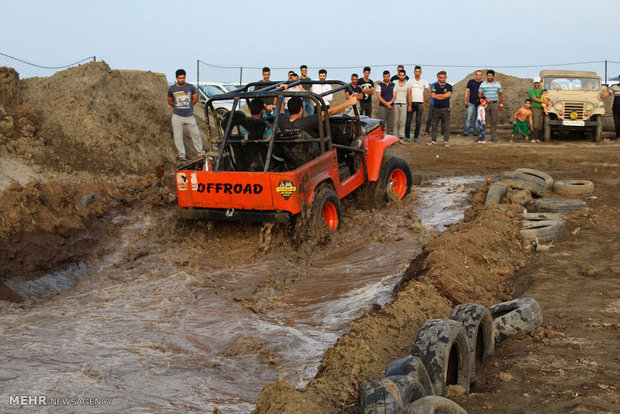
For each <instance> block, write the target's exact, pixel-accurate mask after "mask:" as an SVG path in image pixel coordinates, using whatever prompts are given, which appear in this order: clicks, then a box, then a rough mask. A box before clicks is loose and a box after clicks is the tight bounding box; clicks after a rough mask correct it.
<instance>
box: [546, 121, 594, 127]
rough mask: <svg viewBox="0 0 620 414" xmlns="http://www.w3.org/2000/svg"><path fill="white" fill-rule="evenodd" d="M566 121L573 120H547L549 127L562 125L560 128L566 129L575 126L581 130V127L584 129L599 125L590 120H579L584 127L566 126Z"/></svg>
mask: <svg viewBox="0 0 620 414" xmlns="http://www.w3.org/2000/svg"><path fill="white" fill-rule="evenodd" d="M564 121H571V120H570V119H555V120H545V122H547V123H548V124H549V125H560V126H564V127H567V126H575V127H577V128H579V127H584V126H586V127H587V126H597V125H598V122H597V121H592V120H590V119H589V120H587V121H584V120H582V119H579V120H578V121H581V122H583V125H565V124H564Z"/></svg>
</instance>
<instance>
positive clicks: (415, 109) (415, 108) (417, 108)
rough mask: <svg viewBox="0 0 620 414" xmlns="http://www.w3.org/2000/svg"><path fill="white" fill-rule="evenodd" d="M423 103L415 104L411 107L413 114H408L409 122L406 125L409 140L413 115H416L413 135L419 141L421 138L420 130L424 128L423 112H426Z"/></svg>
mask: <svg viewBox="0 0 620 414" xmlns="http://www.w3.org/2000/svg"><path fill="white" fill-rule="evenodd" d="M422 103H423V102H413V104H412V105H411V112H407V122H406V123H405V136H406V137H407V138H410V137H411V121H412V119H413V114H414V113H415V114H416V115H415V131H414V133H413V139H418V138H419V137H420V129H421V127H422V112H424V108H422Z"/></svg>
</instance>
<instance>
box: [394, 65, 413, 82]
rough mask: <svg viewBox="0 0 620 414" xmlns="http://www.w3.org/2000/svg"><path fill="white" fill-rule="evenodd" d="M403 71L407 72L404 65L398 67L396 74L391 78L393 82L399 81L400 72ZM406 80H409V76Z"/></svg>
mask: <svg viewBox="0 0 620 414" xmlns="http://www.w3.org/2000/svg"><path fill="white" fill-rule="evenodd" d="M401 70H405V67H404V66H403V65H398V66H397V67H396V74H395V75H394V76H392V77H391V78H390V81H391V82H396V81H397V80H398V72H400V71H401ZM405 80H409V76H405Z"/></svg>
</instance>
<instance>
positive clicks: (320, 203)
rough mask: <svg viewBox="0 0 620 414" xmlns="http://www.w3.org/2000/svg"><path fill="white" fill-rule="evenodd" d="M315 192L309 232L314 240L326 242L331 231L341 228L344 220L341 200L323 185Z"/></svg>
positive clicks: (328, 187)
mask: <svg viewBox="0 0 620 414" xmlns="http://www.w3.org/2000/svg"><path fill="white" fill-rule="evenodd" d="M315 191H316V193H315V195H314V198H313V200H312V207H311V209H310V217H309V218H308V230H309V233H310V237H311V238H312V239H314V240H316V241H325V240H326V239H327V238H328V237H329V232H330V231H333V230H337V229H339V228H340V222H341V218H342V210H341V207H340V199H339V198H338V195H337V194H336V192H335V191H334V190H333V189H332V188H331V187H330V186H328V185H323V186H321V187H319V188H317V189H316V190H315ZM324 216H325V217H324ZM334 220H335V221H334Z"/></svg>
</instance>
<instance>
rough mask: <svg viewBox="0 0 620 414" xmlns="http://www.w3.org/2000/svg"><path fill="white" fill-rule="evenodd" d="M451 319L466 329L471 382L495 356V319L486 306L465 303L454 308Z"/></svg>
mask: <svg viewBox="0 0 620 414" xmlns="http://www.w3.org/2000/svg"><path fill="white" fill-rule="evenodd" d="M450 319H452V320H454V321H457V322H460V323H461V325H463V328H465V334H466V336H467V346H468V347H469V372H470V378H471V381H472V382H474V381H475V378H476V370H480V368H481V367H482V365H483V364H484V363H485V361H486V360H487V359H488V358H489V357H490V356H491V355H493V351H494V344H495V342H494V333H493V318H492V317H491V312H490V311H489V309H487V307H486V306H481V305H477V304H475V303H464V304H461V305H457V306H455V307H454V308H452V312H451V313H450Z"/></svg>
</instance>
